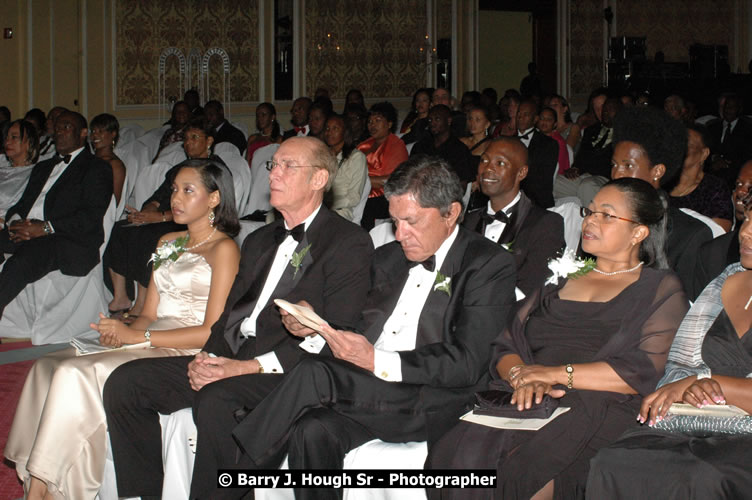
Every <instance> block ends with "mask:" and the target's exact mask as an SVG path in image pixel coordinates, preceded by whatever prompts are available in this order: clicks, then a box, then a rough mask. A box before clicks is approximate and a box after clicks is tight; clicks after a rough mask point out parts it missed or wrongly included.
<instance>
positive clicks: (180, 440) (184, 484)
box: [100, 408, 428, 500]
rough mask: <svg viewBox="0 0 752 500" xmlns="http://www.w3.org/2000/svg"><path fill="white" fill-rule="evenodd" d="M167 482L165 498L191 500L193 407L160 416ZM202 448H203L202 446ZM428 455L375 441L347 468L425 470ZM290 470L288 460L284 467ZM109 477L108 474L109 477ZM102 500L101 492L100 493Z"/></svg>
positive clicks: (263, 493) (349, 499)
mask: <svg viewBox="0 0 752 500" xmlns="http://www.w3.org/2000/svg"><path fill="white" fill-rule="evenodd" d="M159 421H160V424H161V425H162V459H163V460H164V471H165V476H164V482H163V483H162V498H163V499H174V498H188V493H189V491H190V487H191V474H192V471H193V462H194V460H195V449H194V447H195V446H196V445H198V443H196V426H195V424H194V423H193V414H192V411H191V409H190V408H185V409H182V410H179V411H176V412H175V413H172V414H170V415H160V417H159ZM199 446H200V445H199ZM427 455H428V447H427V445H426V443H425V442H413V443H384V442H383V441H381V440H378V439H374V440H373V441H369V442H367V443H365V444H363V445H361V446H359V447H357V448H355V449H354V450H351V451H350V452H349V453H348V454H347V455H345V469H422V468H423V463H424V462H425V461H426V456H427ZM280 468H281V469H287V468H288V465H287V459H285V461H284V463H283V464H282V466H281V467H280ZM105 475H106V474H105ZM100 497H101V493H100ZM425 497H426V496H425V492H424V491H423V490H420V489H407V488H405V489H402V488H372V489H360V488H358V489H355V488H354V489H345V492H344V498H345V500H372V499H373V500H376V499H380V500H415V499H422V498H425ZM293 498H294V495H293V492H292V490H290V489H283V488H280V489H267V488H257V489H256V500H283V499H284V500H287V499H291V500H292V499H293Z"/></svg>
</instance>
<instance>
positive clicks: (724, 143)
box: [721, 122, 731, 146]
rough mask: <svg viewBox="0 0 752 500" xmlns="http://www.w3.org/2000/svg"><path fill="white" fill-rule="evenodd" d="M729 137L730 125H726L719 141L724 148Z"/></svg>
mask: <svg viewBox="0 0 752 500" xmlns="http://www.w3.org/2000/svg"><path fill="white" fill-rule="evenodd" d="M730 137H731V124H730V123H728V122H727V123H726V132H725V133H724V134H723V140H722V141H721V144H723V145H724V146H725V145H726V144H728V141H729V138H730Z"/></svg>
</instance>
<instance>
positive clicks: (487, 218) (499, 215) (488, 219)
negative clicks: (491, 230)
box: [480, 210, 509, 224]
mask: <svg viewBox="0 0 752 500" xmlns="http://www.w3.org/2000/svg"><path fill="white" fill-rule="evenodd" d="M480 217H481V218H482V219H483V222H485V223H486V224H492V223H493V222H494V221H499V222H504V223H505V224H506V223H509V216H508V215H507V214H506V213H504V211H503V210H499V211H498V212H496V213H495V214H489V213H488V212H487V211H485V212H483V213H481V214H480Z"/></svg>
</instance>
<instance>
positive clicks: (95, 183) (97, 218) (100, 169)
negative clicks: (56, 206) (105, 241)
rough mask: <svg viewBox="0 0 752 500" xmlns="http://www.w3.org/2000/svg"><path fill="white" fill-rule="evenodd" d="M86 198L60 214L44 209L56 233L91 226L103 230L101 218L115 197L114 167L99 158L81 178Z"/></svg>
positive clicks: (85, 230) (87, 229) (80, 230)
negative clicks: (75, 207)
mask: <svg viewBox="0 0 752 500" xmlns="http://www.w3.org/2000/svg"><path fill="white" fill-rule="evenodd" d="M81 185H82V186H86V189H83V190H81V192H82V194H83V200H80V202H79V203H78V207H79V209H78V210H76V211H74V212H70V213H66V214H64V215H58V214H57V213H55V212H53V213H50V214H47V213H45V216H46V217H47V219H48V220H49V221H50V223H51V224H52V227H53V228H54V230H55V233H56V234H83V233H88V232H91V231H92V229H95V230H101V227H102V218H103V217H104V214H105V212H106V211H107V207H109V205H110V200H111V199H112V168H111V167H110V165H109V164H108V163H107V162H105V161H103V160H100V159H99V158H96V159H92V160H91V161H90V162H89V164H88V166H87V168H86V172H85V173H84V175H83V177H82V179H81Z"/></svg>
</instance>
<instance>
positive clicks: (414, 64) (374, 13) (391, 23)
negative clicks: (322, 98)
mask: <svg viewBox="0 0 752 500" xmlns="http://www.w3.org/2000/svg"><path fill="white" fill-rule="evenodd" d="M305 11H306V12H305V23H306V24H305V35H306V47H305V50H306V85H307V89H306V90H307V93H308V94H309V95H313V92H314V90H315V89H316V88H317V87H325V88H327V89H328V90H329V95H330V97H332V98H344V97H345V94H346V93H347V90H348V89H350V88H352V87H357V88H360V89H361V90H362V91H363V93H364V94H365V96H366V98H368V99H372V98H374V97H393V96H410V95H412V94H413V92H414V91H415V89H417V88H419V87H422V86H424V85H425V71H426V67H425V63H424V60H423V59H422V57H421V55H420V47H421V45H422V44H423V43H424V40H425V38H424V37H425V34H426V2H425V0H358V1H357V2H353V1H351V0H306V2H305ZM327 33H331V34H332V37H331V39H328V38H327ZM328 40H331V41H328ZM337 44H339V46H340V50H339V51H337V50H336V45H337ZM319 45H321V47H322V48H321V50H319V48H318V46H319Z"/></svg>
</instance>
